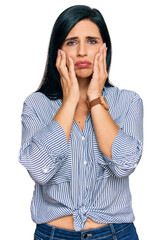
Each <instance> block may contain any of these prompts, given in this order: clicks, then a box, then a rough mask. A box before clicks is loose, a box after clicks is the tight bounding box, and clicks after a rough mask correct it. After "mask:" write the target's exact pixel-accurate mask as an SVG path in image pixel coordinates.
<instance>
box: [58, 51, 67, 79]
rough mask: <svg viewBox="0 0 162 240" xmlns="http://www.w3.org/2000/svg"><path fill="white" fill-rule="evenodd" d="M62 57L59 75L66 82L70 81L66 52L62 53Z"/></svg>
mask: <svg viewBox="0 0 162 240" xmlns="http://www.w3.org/2000/svg"><path fill="white" fill-rule="evenodd" d="M60 55H61V61H60V65H59V67H58V68H59V73H60V75H61V76H62V77H63V78H64V79H65V80H66V81H68V80H69V74H68V69H67V66H66V54H65V52H64V51H62V50H61V51H60Z"/></svg>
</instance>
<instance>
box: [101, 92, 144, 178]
mask: <svg viewBox="0 0 162 240" xmlns="http://www.w3.org/2000/svg"><path fill="white" fill-rule="evenodd" d="M142 149H143V102H142V99H141V98H140V97H139V96H138V95H137V94H135V96H134V98H133V100H132V101H131V103H130V106H129V109H128V112H127V114H126V116H125V119H124V124H123V126H122V128H120V129H119V131H118V133H117V135H116V137H115V139H114V141H113V144H112V148H111V155H112V159H110V158H109V157H107V156H106V155H105V154H103V158H104V160H105V162H106V163H107V164H108V165H109V168H110V169H111V170H112V172H113V173H114V174H115V175H116V176H117V177H127V176H129V175H130V174H131V173H132V172H133V171H134V170H135V168H136V167H137V164H138V163H139V160H140V158H141V155H142Z"/></svg>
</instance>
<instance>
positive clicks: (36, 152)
mask: <svg viewBox="0 0 162 240" xmlns="http://www.w3.org/2000/svg"><path fill="white" fill-rule="evenodd" d="M102 95H103V96H104V97H105V98H106V99H107V101H108V103H109V112H110V114H111V117H112V118H113V119H114V121H115V122H116V123H117V124H118V125H119V126H120V130H119V132H118V134H117V136H116V137H115V140H114V142H113V144H112V149H111V151H112V159H110V158H108V157H107V156H106V155H104V154H103V153H102V152H101V151H100V149H99V147H98V144H97V139H96V135H95V131H94V127H93V122H92V118H91V115H90V113H89V114H88V116H87V119H86V122H85V126H84V130H83V132H82V131H81V130H80V128H79V126H78V125H77V123H76V122H75V121H73V125H72V129H71V135H70V140H69V143H67V139H66V135H65V132H64V130H63V128H62V127H61V126H60V124H59V123H57V122H56V121H55V120H53V118H54V116H55V114H56V113H57V111H58V110H59V108H60V107H61V105H62V100H61V99H58V100H53V101H52V100H50V99H48V98H47V97H46V96H45V95H44V94H42V93H40V92H36V93H32V94H31V95H30V96H29V97H28V98H27V99H26V100H25V101H24V105H23V112H22V146H21V149H20V154H19V161H20V162H21V164H22V165H23V166H25V168H26V169H27V170H28V172H29V174H30V176H31V177H32V179H33V180H34V181H35V190H34V193H33V199H32V202H31V214H32V219H33V221H34V222H35V223H38V224H39V223H46V222H49V221H51V220H53V219H57V218H59V217H62V216H67V215H73V218H74V229H75V230H76V231H79V230H81V229H84V228H85V222H86V220H87V218H91V219H92V220H93V221H95V222H98V223H126V222H132V221H134V214H133V210H132V205H131V193H130V189H129V175H130V174H131V173H132V172H133V171H134V170H135V168H136V166H137V164H138V162H139V160H140V158H141V154H142V142H143V103H142V100H141V98H140V97H139V95H138V94H136V93H135V92H133V91H129V90H119V89H118V88H117V87H108V88H107V87H104V89H103V93H102ZM105 134H109V133H105Z"/></svg>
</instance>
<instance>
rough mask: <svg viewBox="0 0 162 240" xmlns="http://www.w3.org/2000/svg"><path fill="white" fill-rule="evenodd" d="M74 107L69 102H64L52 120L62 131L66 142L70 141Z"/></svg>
mask: <svg viewBox="0 0 162 240" xmlns="http://www.w3.org/2000/svg"><path fill="white" fill-rule="evenodd" d="M75 109H76V105H75V104H72V103H70V102H65V103H63V104H62V106H61V107H60V109H59V110H58V112H57V113H56V115H55V117H54V118H53V120H55V121H56V122H58V123H59V124H60V125H61V127H62V128H63V129H64V131H65V134H66V138H67V142H69V139H70V133H71V128H72V124H73V119H74V114H75Z"/></svg>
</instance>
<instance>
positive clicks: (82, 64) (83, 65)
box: [75, 61, 92, 68]
mask: <svg viewBox="0 0 162 240" xmlns="http://www.w3.org/2000/svg"><path fill="white" fill-rule="evenodd" d="M91 65H92V64H91V62H89V61H78V62H76V63H75V66H76V67H77V68H88V67H89V66H91Z"/></svg>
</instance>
